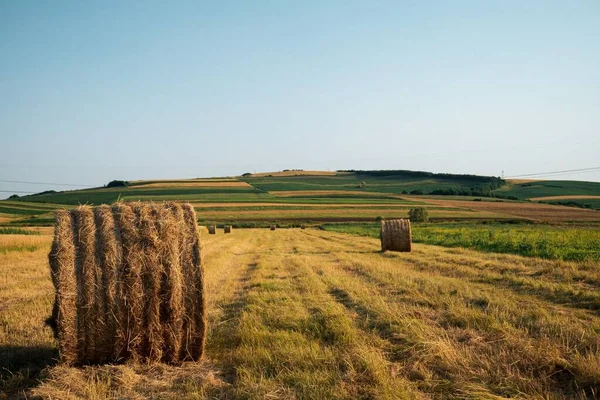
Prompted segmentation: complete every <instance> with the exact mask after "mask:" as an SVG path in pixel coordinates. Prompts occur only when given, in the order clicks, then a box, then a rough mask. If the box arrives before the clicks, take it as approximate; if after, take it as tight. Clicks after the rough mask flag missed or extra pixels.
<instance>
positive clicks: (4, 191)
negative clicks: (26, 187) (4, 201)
mask: <svg viewBox="0 0 600 400" xmlns="http://www.w3.org/2000/svg"><path fill="white" fill-rule="evenodd" d="M0 192H2V193H24V194H33V193H35V192H24V191H22V190H0Z"/></svg>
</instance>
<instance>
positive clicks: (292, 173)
mask: <svg viewBox="0 0 600 400" xmlns="http://www.w3.org/2000/svg"><path fill="white" fill-rule="evenodd" d="M344 174H345V173H344V172H335V171H278V172H260V173H258V174H252V176H255V177H265V176H267V175H272V176H306V175H308V176H333V175H344Z"/></svg>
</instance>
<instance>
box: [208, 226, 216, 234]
mask: <svg viewBox="0 0 600 400" xmlns="http://www.w3.org/2000/svg"><path fill="white" fill-rule="evenodd" d="M208 233H209V234H211V235H215V234H216V233H217V227H216V226H215V225H209V226H208Z"/></svg>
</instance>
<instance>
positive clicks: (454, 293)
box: [0, 229, 600, 399]
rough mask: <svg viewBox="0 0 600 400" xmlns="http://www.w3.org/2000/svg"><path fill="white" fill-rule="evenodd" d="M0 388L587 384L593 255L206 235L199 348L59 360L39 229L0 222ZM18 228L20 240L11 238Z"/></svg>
mask: <svg viewBox="0 0 600 400" xmlns="http://www.w3.org/2000/svg"><path fill="white" fill-rule="evenodd" d="M30 237H35V240H37V241H38V242H36V243H37V244H38V245H39V246H40V247H39V248H38V249H36V250H33V251H15V252H9V253H6V254H2V255H0V268H1V270H2V271H3V274H2V276H0V303H1V304H3V305H6V306H5V307H2V308H0V320H1V321H2V331H1V332H2V334H1V336H0V351H1V352H2V353H1V354H0V370H1V371H2V372H1V374H2V379H3V380H2V387H0V392H4V393H5V394H7V395H8V396H13V395H15V394H17V393H19V392H21V393H24V394H26V395H27V396H28V398H31V397H36V396H40V397H44V398H64V399H69V398H82V397H83V398H123V397H127V398H132V397H161V398H173V399H174V398H182V397H188V398H282V399H283V398H285V399H287V398H299V399H302V398H306V399H309V398H334V399H335V398H338V399H350V398H389V399H402V398H427V397H440V398H497V397H530V398H553V399H560V398H586V397H594V396H595V395H597V394H598V387H599V385H600V358H599V357H600V341H599V340H600V339H599V338H600V335H598V333H599V332H600V318H599V316H598V314H597V312H598V310H599V309H600V298H599V297H598V293H599V291H598V289H599V288H600V287H599V285H600V284H599V282H600V270H599V268H598V263H597V262H588V261H581V262H577V263H574V262H569V261H556V260H541V259H538V258H528V257H520V256H516V255H500V254H494V253H492V254H488V253H481V252H477V251H472V250H465V249H459V248H445V247H438V246H432V245H426V244H416V245H414V250H413V252H412V253H385V254H382V253H380V252H379V251H378V250H379V241H378V240H377V239H373V238H369V237H359V236H352V235H348V234H343V233H336V232H325V231H320V230H315V229H307V230H304V231H301V230H299V229H286V230H277V231H275V232H271V231H268V230H266V229H262V230H249V229H248V230H238V231H235V233H234V234H232V235H222V234H218V235H216V236H213V235H207V234H206V233H205V232H204V233H203V235H202V238H203V244H204V261H205V269H206V289H207V293H208V294H209V295H208V296H207V298H208V304H207V307H208V310H209V323H210V325H209V334H208V335H209V336H208V341H207V350H206V354H207V359H206V360H205V361H204V362H202V363H200V364H193V363H186V364H184V365H183V366H182V367H174V366H167V365H156V366H144V365H135V364H132V365H121V366H95V367H86V368H83V369H79V368H68V367H64V366H60V365H55V362H54V361H53V360H54V358H55V357H56V350H55V348H56V347H55V343H54V340H53V339H52V335H51V331H50V329H48V328H44V327H43V321H44V320H45V318H47V317H48V315H49V314H50V309H51V299H52V296H53V294H52V284H51V282H50V277H49V273H48V266H47V252H48V249H49V245H50V241H51V230H50V229H43V230H41V234H40V235H33V236H28V235H11V234H7V235H0V243H2V244H3V245H6V243H10V244H11V245H13V244H18V243H22V244H28V243H29V242H28V240H29V238H30ZM19 241H21V242H19Z"/></svg>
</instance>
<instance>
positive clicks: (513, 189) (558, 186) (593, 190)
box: [494, 181, 600, 199]
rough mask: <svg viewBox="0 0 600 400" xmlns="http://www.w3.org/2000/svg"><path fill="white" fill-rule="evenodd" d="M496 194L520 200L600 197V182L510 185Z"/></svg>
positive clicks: (540, 182)
mask: <svg viewBox="0 0 600 400" xmlns="http://www.w3.org/2000/svg"><path fill="white" fill-rule="evenodd" d="M494 193H496V194H500V195H502V196H515V197H518V198H520V199H530V198H534V197H547V196H566V195H588V196H600V182H581V181H535V182H527V183H519V184H510V183H509V184H508V185H506V186H504V187H502V188H500V189H498V190H495V191H494Z"/></svg>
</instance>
